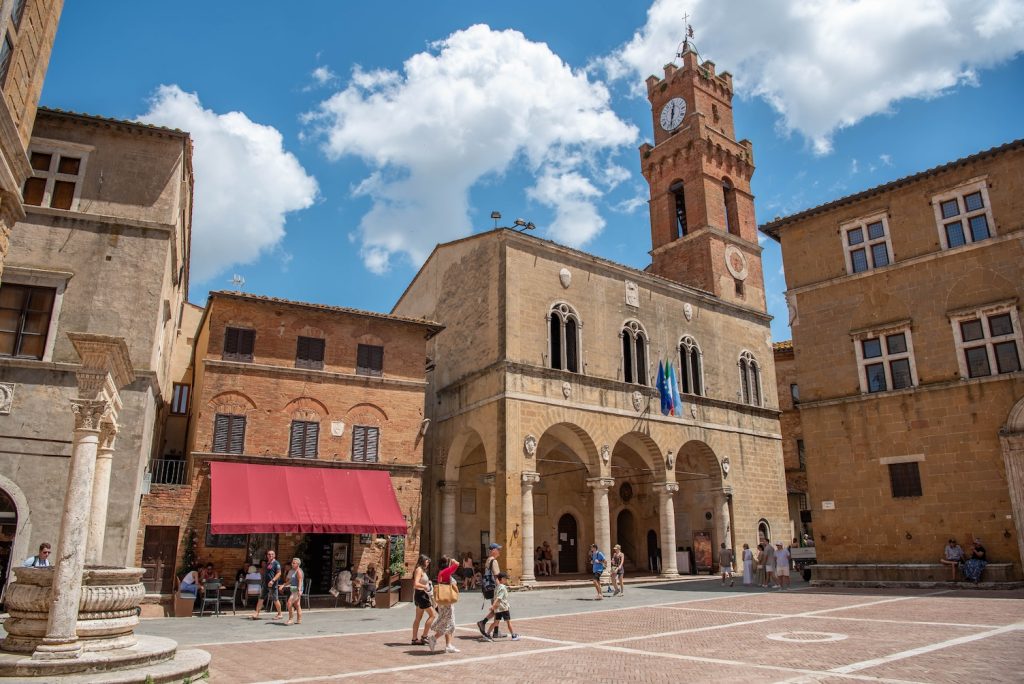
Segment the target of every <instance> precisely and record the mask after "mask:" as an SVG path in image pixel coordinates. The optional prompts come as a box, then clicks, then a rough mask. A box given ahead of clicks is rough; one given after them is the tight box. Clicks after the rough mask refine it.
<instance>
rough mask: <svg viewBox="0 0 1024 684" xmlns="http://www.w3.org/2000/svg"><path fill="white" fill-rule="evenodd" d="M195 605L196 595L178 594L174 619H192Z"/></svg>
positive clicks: (176, 595) (175, 600)
mask: <svg viewBox="0 0 1024 684" xmlns="http://www.w3.org/2000/svg"><path fill="white" fill-rule="evenodd" d="M195 605H196V597H195V595H194V594H182V593H176V594H175V595H174V617H192V609H193V608H194V607H195Z"/></svg>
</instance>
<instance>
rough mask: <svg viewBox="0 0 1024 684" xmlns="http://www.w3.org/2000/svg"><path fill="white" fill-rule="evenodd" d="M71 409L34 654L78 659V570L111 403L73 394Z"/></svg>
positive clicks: (38, 656) (82, 566)
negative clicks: (49, 577)
mask: <svg viewBox="0 0 1024 684" xmlns="http://www.w3.org/2000/svg"><path fill="white" fill-rule="evenodd" d="M71 411H72V413H74V416H75V432H74V437H73V439H72V448H71V469H70V472H69V473H68V485H67V490H66V493H65V495H64V514H63V515H62V516H61V521H60V522H61V524H60V541H59V542H58V544H57V565H56V567H55V568H54V578H53V594H52V599H51V602H50V614H49V616H48V618H47V622H46V637H45V638H44V639H43V641H42V643H41V644H40V645H39V646H38V648H37V649H36V652H35V653H34V654H33V656H32V657H33V658H37V659H40V660H47V659H56V658H77V657H78V656H79V655H80V654H81V652H82V644H81V643H80V642H79V641H78V634H77V633H76V631H75V626H76V624H77V622H78V604H79V602H80V601H81V598H82V569H83V568H84V567H85V547H86V542H87V540H88V534H89V511H90V508H91V501H92V486H93V479H94V476H95V470H96V450H97V447H98V445H99V439H100V424H101V423H102V422H103V420H104V419H105V418H106V416H107V412H108V411H110V402H108V401H106V400H103V399H72V400H71Z"/></svg>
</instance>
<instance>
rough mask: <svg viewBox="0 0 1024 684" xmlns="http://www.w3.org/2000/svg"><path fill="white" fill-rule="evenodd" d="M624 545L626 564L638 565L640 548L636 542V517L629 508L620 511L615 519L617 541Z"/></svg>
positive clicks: (623, 551) (615, 542) (616, 542)
mask: <svg viewBox="0 0 1024 684" xmlns="http://www.w3.org/2000/svg"><path fill="white" fill-rule="evenodd" d="M613 543H614V544H618V545H619V546H621V547H622V553H623V554H624V555H625V556H626V565H629V566H636V565H637V561H638V560H639V559H640V549H639V548H638V547H637V544H636V518H635V517H634V516H633V512H632V511H631V510H629V509H628V508H623V509H622V510H621V511H619V515H618V517H617V518H616V519H615V541H614V542H613Z"/></svg>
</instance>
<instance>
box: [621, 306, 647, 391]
mask: <svg viewBox="0 0 1024 684" xmlns="http://www.w3.org/2000/svg"><path fill="white" fill-rule="evenodd" d="M619 337H621V338H622V377H623V379H624V380H625V381H626V382H632V383H636V384H638V385H646V384H647V332H646V331H645V330H644V327H643V326H642V325H640V323H639V322H638V321H626V324H625V325H623V326H622V332H620V333H619Z"/></svg>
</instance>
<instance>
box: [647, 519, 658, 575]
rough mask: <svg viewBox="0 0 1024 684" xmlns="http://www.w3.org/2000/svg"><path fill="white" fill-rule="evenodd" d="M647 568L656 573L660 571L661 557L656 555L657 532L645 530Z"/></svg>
mask: <svg viewBox="0 0 1024 684" xmlns="http://www.w3.org/2000/svg"><path fill="white" fill-rule="evenodd" d="M647 569H648V570H650V571H651V572H653V573H654V574H658V573H659V572H661V558H660V557H659V556H658V533H657V532H655V531H654V530H647Z"/></svg>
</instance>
